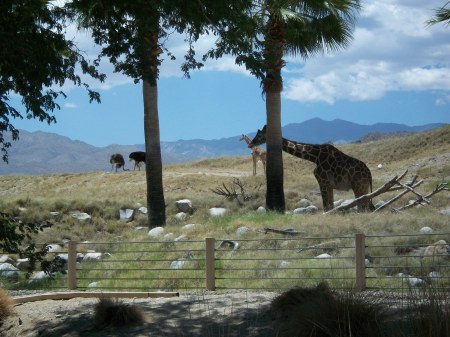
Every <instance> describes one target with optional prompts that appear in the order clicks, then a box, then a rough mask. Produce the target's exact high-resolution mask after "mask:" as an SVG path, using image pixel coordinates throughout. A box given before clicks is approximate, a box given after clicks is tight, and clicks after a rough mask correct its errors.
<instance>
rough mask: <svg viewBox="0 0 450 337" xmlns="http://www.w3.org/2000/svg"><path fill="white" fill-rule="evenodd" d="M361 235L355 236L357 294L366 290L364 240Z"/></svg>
mask: <svg viewBox="0 0 450 337" xmlns="http://www.w3.org/2000/svg"><path fill="white" fill-rule="evenodd" d="M365 238H366V237H365V235H364V234H363V233H356V234H355V267H356V273H355V281H356V282H355V287H356V291H357V292H361V291H364V290H366V256H365V255H366V254H365V248H366V240H365Z"/></svg>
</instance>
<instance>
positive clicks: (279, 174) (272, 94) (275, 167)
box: [266, 91, 286, 212]
mask: <svg viewBox="0 0 450 337" xmlns="http://www.w3.org/2000/svg"><path fill="white" fill-rule="evenodd" d="M266 114H267V133H266V140H267V164H266V165H267V166H266V179H267V192H266V193H267V194H266V206H267V209H269V210H272V211H277V212H284V211H285V208H286V205H285V200H284V187H283V181H284V179H283V171H284V170H283V148H282V140H281V93H280V91H278V92H277V91H269V92H266Z"/></svg>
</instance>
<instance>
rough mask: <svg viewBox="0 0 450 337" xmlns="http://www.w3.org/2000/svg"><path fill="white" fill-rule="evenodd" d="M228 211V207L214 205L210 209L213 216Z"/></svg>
mask: <svg viewBox="0 0 450 337" xmlns="http://www.w3.org/2000/svg"><path fill="white" fill-rule="evenodd" d="M226 212H227V209H226V208H222V207H213V208H210V209H209V214H210V215H211V216H223V215H225V213H226Z"/></svg>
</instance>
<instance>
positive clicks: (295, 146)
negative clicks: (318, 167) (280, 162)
mask: <svg viewBox="0 0 450 337" xmlns="http://www.w3.org/2000/svg"><path fill="white" fill-rule="evenodd" d="M282 140H283V143H282V147H283V151H285V152H287V153H289V154H291V155H293V156H295V157H298V158H302V159H305V160H309V161H311V162H313V163H316V164H317V163H318V162H319V160H320V158H319V154H320V152H321V148H320V145H316V144H304V143H298V142H294V141H292V140H289V139H286V138H283V139H282Z"/></svg>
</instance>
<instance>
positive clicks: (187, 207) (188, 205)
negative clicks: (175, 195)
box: [175, 199, 194, 214]
mask: <svg viewBox="0 0 450 337" xmlns="http://www.w3.org/2000/svg"><path fill="white" fill-rule="evenodd" d="M175 205H176V206H177V208H178V210H179V211H180V212H184V213H188V214H192V213H194V208H193V207H192V202H191V201H190V200H189V199H181V200H177V201H176V202H175Z"/></svg>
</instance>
